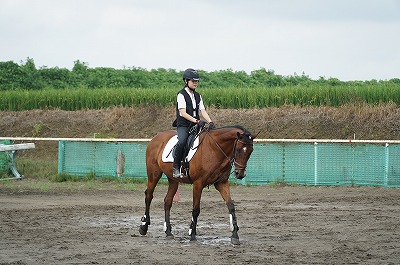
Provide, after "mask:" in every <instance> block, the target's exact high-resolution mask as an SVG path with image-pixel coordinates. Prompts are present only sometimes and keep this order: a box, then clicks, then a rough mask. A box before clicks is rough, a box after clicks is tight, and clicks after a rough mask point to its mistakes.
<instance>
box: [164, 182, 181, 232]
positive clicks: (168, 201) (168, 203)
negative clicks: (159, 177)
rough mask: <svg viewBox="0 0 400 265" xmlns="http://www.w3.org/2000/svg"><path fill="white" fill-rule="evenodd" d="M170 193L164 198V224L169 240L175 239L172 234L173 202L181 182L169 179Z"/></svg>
mask: <svg viewBox="0 0 400 265" xmlns="http://www.w3.org/2000/svg"><path fill="white" fill-rule="evenodd" d="M168 183H169V185H168V192H167V195H165V198H164V213H165V222H164V232H165V233H166V234H167V237H168V238H173V237H174V235H173V234H172V226H171V218H170V215H171V207H172V202H173V200H174V195H175V193H176V191H177V190H178V186H179V182H178V181H177V180H172V179H170V178H168Z"/></svg>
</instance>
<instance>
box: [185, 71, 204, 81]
mask: <svg viewBox="0 0 400 265" xmlns="http://www.w3.org/2000/svg"><path fill="white" fill-rule="evenodd" d="M183 80H184V81H186V80H194V81H199V80H200V76H199V74H198V73H197V72H196V70H194V69H192V68H188V69H186V70H185V72H183Z"/></svg>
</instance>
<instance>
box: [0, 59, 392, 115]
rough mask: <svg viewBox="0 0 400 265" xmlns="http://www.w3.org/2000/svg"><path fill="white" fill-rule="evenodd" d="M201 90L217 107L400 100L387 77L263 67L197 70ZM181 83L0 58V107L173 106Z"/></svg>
mask: <svg viewBox="0 0 400 265" xmlns="http://www.w3.org/2000/svg"><path fill="white" fill-rule="evenodd" d="M199 74H200V76H201V82H200V89H201V93H202V95H203V98H204V100H205V101H206V104H207V105H213V106H215V107H219V108H262V107H269V106H281V105H284V104H294V105H302V106H304V105H315V106H320V105H331V106H340V105H343V104H346V103H349V102H366V103H369V104H378V103H382V102H394V103H396V104H399V100H400V79H399V78H394V79H390V80H385V81H382V80H380V81H377V80H369V81H348V82H344V81H340V80H339V79H337V78H328V79H326V78H324V77H320V78H319V79H318V80H312V79H310V78H309V77H308V76H307V75H305V74H302V75H297V74H294V75H291V76H282V75H277V74H275V73H274V71H273V70H266V69H264V68H261V69H258V70H255V71H252V72H251V73H250V74H248V73H246V72H244V71H233V70H232V69H227V70H222V71H215V72H206V71H202V70H199ZM182 86H183V82H182V72H179V71H176V70H173V69H163V68H159V69H152V70H146V69H143V68H138V67H128V68H124V69H113V68H105V67H98V68H90V67H89V66H88V64H87V63H85V62H81V61H79V60H77V61H75V62H74V66H73V68H72V70H68V69H65V68H57V67H55V68H47V67H45V66H44V67H41V68H39V69H37V68H36V66H35V63H34V60H33V59H31V58H27V60H26V61H25V62H22V63H21V64H20V65H19V64H16V63H14V62H12V61H8V62H0V95H1V97H0V110H11V111H18V110H30V109H63V110H78V109H100V108H107V107H110V106H137V105H143V104H152V105H161V106H166V105H173V104H175V99H176V93H177V91H178V90H179V89H180V88H181V87H182Z"/></svg>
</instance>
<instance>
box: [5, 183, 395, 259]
mask: <svg viewBox="0 0 400 265" xmlns="http://www.w3.org/2000/svg"><path fill="white" fill-rule="evenodd" d="M138 185H139V186H138V189H137V190H135V191H119V190H116V191H111V190H108V191H107V190H106V191H76V192H68V191H60V192H43V193H42V192H27V191H25V192H11V191H7V190H1V189H0V211H1V214H0V229H1V230H0V235H1V236H0V264H202V263H207V264H400V190H399V189H388V188H374V187H303V186H257V187H244V186H232V190H231V191H232V198H233V199H234V201H235V205H236V214H237V218H238V224H239V227H240V231H239V236H240V241H241V244H240V245H239V246H233V245H231V243H230V238H229V236H230V231H229V230H230V229H229V216H228V210H227V208H226V206H225V204H224V202H223V201H222V199H221V197H220V195H219V193H218V192H217V191H216V190H215V189H214V188H213V187H210V189H207V188H206V189H205V190H204V192H203V197H202V204H201V213H200V217H199V222H198V240H197V241H196V242H190V241H189V237H188V229H189V224H190V220H191V208H192V206H191V205H192V203H191V196H192V195H191V187H190V186H181V187H180V188H179V195H180V196H179V197H180V198H179V201H177V202H175V203H174V205H173V208H172V212H171V218H172V225H173V233H174V234H175V238H174V239H167V238H166V237H165V234H164V232H163V222H164V220H163V216H164V213H163V199H164V195H165V192H166V186H165V185H160V186H159V187H158V188H157V190H156V192H155V198H154V200H153V204H152V208H151V217H152V219H151V221H152V224H151V226H150V227H149V231H148V234H147V235H146V236H141V235H140V234H139V232H138V228H139V225H140V218H141V217H142V215H143V214H144V194H143V191H144V189H145V187H144V184H138Z"/></svg>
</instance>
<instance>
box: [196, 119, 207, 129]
mask: <svg viewBox="0 0 400 265" xmlns="http://www.w3.org/2000/svg"><path fill="white" fill-rule="evenodd" d="M197 124H198V125H199V127H200V128H203V127H204V126H205V125H206V122H205V121H202V120H199V121H198V122H197Z"/></svg>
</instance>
